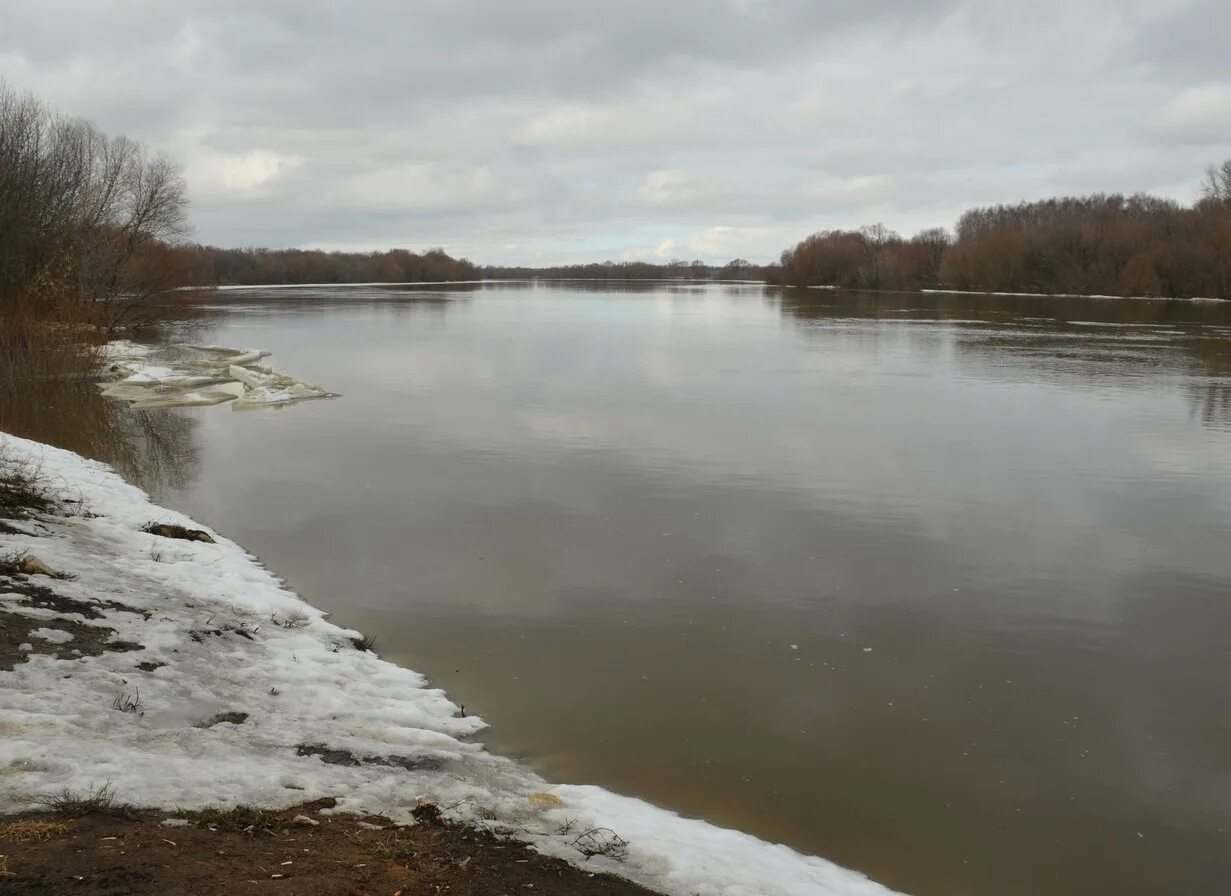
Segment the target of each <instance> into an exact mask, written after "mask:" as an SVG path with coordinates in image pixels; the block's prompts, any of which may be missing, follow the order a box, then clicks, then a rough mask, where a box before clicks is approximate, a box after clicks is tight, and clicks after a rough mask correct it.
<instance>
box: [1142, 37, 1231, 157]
mask: <svg viewBox="0 0 1231 896" xmlns="http://www.w3.org/2000/svg"><path fill="white" fill-rule="evenodd" d="M1228 52H1229V53H1231V49H1229V50H1228ZM1149 129H1150V132H1151V133H1152V134H1154V135H1155V136H1156V137H1158V138H1160V139H1161V140H1164V141H1167V142H1173V143H1197V144H1215V143H1227V142H1231V81H1223V82H1216V83H1209V84H1199V85H1196V86H1194V87H1186V88H1185V89H1183V90H1181V91H1180V92H1179V93H1177V94H1176V95H1175V96H1173V97H1172V98H1171V99H1170V100H1168V101H1167V103H1166V104H1165V105H1164V106H1163V107H1162V108H1160V109H1158V110H1157V111H1155V113H1154V114H1153V115H1151V116H1150V120H1149Z"/></svg>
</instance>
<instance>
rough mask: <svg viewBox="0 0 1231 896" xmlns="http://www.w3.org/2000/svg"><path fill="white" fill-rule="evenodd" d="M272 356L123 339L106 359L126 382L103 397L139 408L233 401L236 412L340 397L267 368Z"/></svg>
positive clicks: (106, 387)
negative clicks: (151, 344) (153, 345)
mask: <svg viewBox="0 0 1231 896" xmlns="http://www.w3.org/2000/svg"><path fill="white" fill-rule="evenodd" d="M268 355H269V352H267V351H263V350H261V349H238V348H227V347H225V346H221V345H171V346H166V347H162V348H151V347H149V346H143V345H138V344H136V343H133V342H128V341H125V340H120V341H116V342H112V343H109V344H108V345H107V346H106V349H105V356H106V358H107V361H108V363H109V364H110V366H111V371H112V372H113V373H115V374H117V375H118V376H120V377H121V378H120V379H118V380H116V381H114V382H111V383H108V384H105V385H104V386H103V387H102V388H103V394H104V395H106V396H107V397H109V398H119V399H123V400H125V401H129V402H131V403H132V406H133V407H134V408H137V409H138V410H152V409H154V408H175V407H195V406H201V405H215V404H223V403H224V402H232V407H233V408H235V409H237V410H238V409H246V408H259V407H270V406H273V405H284V404H289V403H291V402H295V401H305V400H307V399H311V398H336V397H337V396H336V395H335V394H334V393H332V392H327V391H326V390H325V389H323V388H321V387H320V386H314V385H312V384H310V383H304V382H301V381H300V380H297V379H295V378H294V377H291V376H288V375H287V374H285V373H282V372H281V371H278V370H274V369H273V368H272V367H268V366H266V365H264V364H261V363H260V361H261V359H262V358H264V357H267V356H268Z"/></svg>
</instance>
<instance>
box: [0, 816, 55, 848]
mask: <svg viewBox="0 0 1231 896" xmlns="http://www.w3.org/2000/svg"><path fill="white" fill-rule="evenodd" d="M67 833H68V825H66V824H64V823H63V822H59V821H38V820H36V819H29V820H26V821H15V822H13V823H12V824H6V825H5V826H4V827H0V840H6V841H8V842H9V843H40V842H42V841H43V840H50V839H51V838H52V837H62V836H64V835H65V834H67Z"/></svg>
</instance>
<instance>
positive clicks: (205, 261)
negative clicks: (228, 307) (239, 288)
mask: <svg viewBox="0 0 1231 896" xmlns="http://www.w3.org/2000/svg"><path fill="white" fill-rule="evenodd" d="M163 253H164V256H165V257H164V260H163V264H165V265H166V266H168V267H169V268H171V269H172V270H174V272H175V276H176V278H177V279H178V281H179V282H180V283H181V284H183V285H185V286H230V285H237V284H252V285H262V284H272V283H428V282H442V281H450V282H455V281H459V280H477V279H478V278H479V277H480V273H479V269H478V268H477V267H476V266H475V265H474V264H472V263H471V262H470V261H468V260H466V259H465V258H453V257H452V256H450V255H449V254H447V253H446V252H445V251H444V250H443V249H431V250H429V251H427V252H423V253H418V252H411V251H409V250H407V249H391V250H389V251H386V252H325V251H322V250H320V249H221V248H219V247H217V246H201V245H195V244H192V245H177V246H166V247H164V249H163Z"/></svg>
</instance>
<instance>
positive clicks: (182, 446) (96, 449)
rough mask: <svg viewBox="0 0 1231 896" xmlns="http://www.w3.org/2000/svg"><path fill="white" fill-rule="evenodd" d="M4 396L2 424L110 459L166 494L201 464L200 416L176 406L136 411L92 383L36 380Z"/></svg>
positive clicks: (10, 429)
mask: <svg viewBox="0 0 1231 896" xmlns="http://www.w3.org/2000/svg"><path fill="white" fill-rule="evenodd" d="M27 385H28V387H27V388H25V389H23V390H22V391H21V392H20V393H16V392H11V391H9V392H5V393H4V394H3V395H0V428H3V429H4V431H6V432H9V433H12V434H13V435H16V436H21V437H22V438H27V439H35V440H37V441H40V442H47V443H48V444H51V445H55V446H56V447H58V448H66V449H68V450H70V451H75V452H77V453H78V454H81V455H84V456H85V457H90V458H93V459H95V460H100V461H103V462H104V463H107V464H110V465H111V466H113V467H115V469H116V470H117V471H118V472H119V473H120V475H122V476H123V477H124V478H125V479H126V480H128V481H129V482H132V483H135V484H136V485H138V486H140V487H141V488H143V489H145V490H146V491H147V492H149V493H150V494H151V495H153V496H155V497H156V498H157V497H161V496H164V495H166V494H167V493H168V492H170V491H172V490H174V489H179V488H183V487H184V486H186V485H187V484H188V483H190V482H191V481H192V479H193V478H194V477H195V476H196V474H197V470H198V469H199V466H200V458H199V456H198V453H197V447H196V445H195V444H194V442H193V431H194V430H195V428H196V426H197V421H196V419H194V418H193V417H190V416H187V415H186V414H182V413H179V412H176V411H134V410H132V409H131V407H129V405H128V403H127V402H123V401H113V400H110V399H107V398H104V397H103V396H102V395H100V394H99V391H98V387H97V386H96V385H95V384H93V383H88V382H63V381H62V382H47V381H44V382H33V383H29V384H27Z"/></svg>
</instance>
